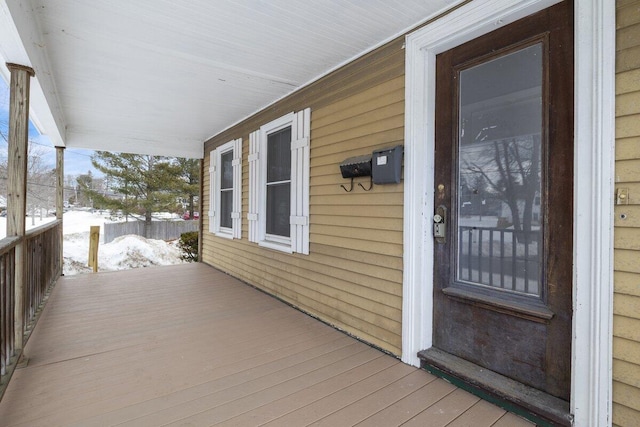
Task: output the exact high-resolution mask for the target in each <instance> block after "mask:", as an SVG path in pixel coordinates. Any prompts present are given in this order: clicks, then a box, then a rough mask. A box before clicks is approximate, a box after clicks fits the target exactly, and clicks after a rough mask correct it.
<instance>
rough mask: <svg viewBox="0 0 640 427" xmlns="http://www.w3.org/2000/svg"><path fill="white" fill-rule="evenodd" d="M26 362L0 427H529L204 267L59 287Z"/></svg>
mask: <svg viewBox="0 0 640 427" xmlns="http://www.w3.org/2000/svg"><path fill="white" fill-rule="evenodd" d="M25 353H26V355H27V356H28V357H29V364H28V366H27V367H26V368H22V369H18V370H17V371H16V372H15V374H14V377H13V379H12V381H11V383H10V384H9V387H8V389H7V391H6V393H5V396H4V398H3V400H2V401H1V402H0V425H1V426H6V427H9V426H16V427H17V426H30V427H34V426H47V427H50V426H83V427H91V426H112V425H113V426H115V425H119V426H160V425H194V426H200V425H202V426H209V425H233V426H258V425H269V426H303V425H330V426H342V425H361V426H380V425H385V426H394V425H447V424H448V423H451V424H450V425H452V426H463V425H468V423H469V422H470V420H473V423H474V424H473V425H477V426H485V425H486V426H491V425H494V424H495V425H529V424H528V423H526V422H525V421H523V420H522V419H520V418H518V417H516V416H514V415H512V414H507V413H505V411H504V410H502V409H500V408H497V407H495V406H493V405H491V404H489V403H487V402H484V401H481V400H479V399H478V398H476V397H475V396H472V395H469V394H468V393H466V392H463V391H462V390H458V389H456V388H455V387H454V386H452V385H451V384H449V383H446V382H445V381H443V380H441V379H436V378H435V377H433V376H432V375H430V374H428V373H427V372H424V371H421V370H418V369H415V368H413V367H410V366H407V365H405V364H403V363H401V362H400V361H398V360H397V359H395V358H393V357H391V356H389V355H386V354H384V353H382V352H380V351H378V350H376V349H374V348H371V347H369V346H367V345H365V344H363V343H361V342H359V341H357V340H355V339H353V338H351V337H349V336H347V335H345V334H343V333H341V332H339V331H337V330H335V329H333V328H331V327H329V326H327V325H325V324H323V323H321V322H319V321H317V320H315V319H313V318H311V317H309V316H307V315H305V314H303V313H301V312H299V311H297V310H295V309H293V308H291V307H290V306H288V305H286V304H284V303H282V302H280V301H278V300H276V299H274V298H271V297H270V296H268V295H266V294H264V293H262V292H260V291H258V290H256V289H254V288H252V287H250V286H247V285H245V284H243V283H241V282H239V281H238V280H235V279H233V278H232V277H230V276H228V275H226V274H224V273H221V272H219V271H217V270H215V269H213V268H211V267H208V266H206V265H203V264H188V265H180V266H171V267H153V268H145V269H139V270H131V271H126V272H115V273H99V274H90V275H82V276H71V277H63V278H61V279H60V280H59V282H58V284H57V286H56V288H55V289H54V291H53V293H52V295H51V297H50V299H49V302H48V304H47V306H46V308H45V310H44V311H43V314H42V317H41V319H40V321H39V322H38V325H37V327H36V328H35V330H34V332H33V334H32V335H31V338H30V340H29V343H28V345H27V348H26V351H25ZM478 422H479V423H478ZM358 423H359V424H358Z"/></svg>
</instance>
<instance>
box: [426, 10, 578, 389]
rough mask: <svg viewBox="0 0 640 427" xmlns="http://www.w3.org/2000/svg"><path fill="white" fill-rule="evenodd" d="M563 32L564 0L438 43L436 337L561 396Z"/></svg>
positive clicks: (569, 97)
mask: <svg viewBox="0 0 640 427" xmlns="http://www.w3.org/2000/svg"><path fill="white" fill-rule="evenodd" d="M569 3H570V2H569ZM572 34H573V30H572V10H571V5H570V4H567V2H565V3H563V4H560V5H556V6H553V7H552V8H550V9H547V10H544V11H542V12H539V13H536V14H535V15H532V16H529V17H527V18H525V19H522V20H520V21H518V22H515V23H513V24H510V25H508V26H506V27H503V28H501V29H499V30H496V31H494V32H492V33H489V34H487V35H485V36H482V37H480V38H478V39H475V40H473V41H471V42H468V43H466V44H464V45H461V46H459V47H456V48H454V49H452V50H450V51H447V52H444V53H442V54H440V55H438V57H437V65H436V67H437V92H436V93H437V95H436V159H435V160H436V162H435V165H436V176H435V184H436V190H435V191H436V199H435V205H436V206H437V210H436V214H437V215H436V217H435V219H436V221H440V223H441V224H442V226H438V228H439V232H440V233H442V234H441V236H439V237H437V238H436V250H435V257H436V259H435V266H436V268H435V280H436V284H435V289H434V325H435V327H434V347H436V348H439V349H441V350H443V351H445V352H447V353H450V354H453V355H456V356H458V357H461V358H463V359H466V360H468V361H471V362H473V363H474V364H477V365H479V366H481V367H484V368H487V369H489V370H491V371H494V372H497V373H499V374H502V375H504V376H506V377H509V378H512V379H515V380H516V381H518V382H521V383H524V384H526V385H529V386H531V387H534V388H536V389H539V390H542V391H544V392H546V393H548V394H551V395H554V396H557V397H560V398H562V399H564V400H569V397H570V383H571V318H572V310H571V304H572V218H573V204H572V201H573V185H572V181H573V166H572V165H573V36H572ZM434 228H435V227H434ZM434 233H436V231H435V230H434ZM436 234H438V233H436Z"/></svg>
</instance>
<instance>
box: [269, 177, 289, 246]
mask: <svg viewBox="0 0 640 427" xmlns="http://www.w3.org/2000/svg"><path fill="white" fill-rule="evenodd" d="M290 187H291V184H290V183H288V182H287V183H282V184H273V185H267V234H274V235H277V236H283V237H289V235H290V232H291V229H290V227H289V216H290V215H291V209H290V206H291V192H290Z"/></svg>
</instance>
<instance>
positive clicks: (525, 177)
mask: <svg viewBox="0 0 640 427" xmlns="http://www.w3.org/2000/svg"><path fill="white" fill-rule="evenodd" d="M542 56H543V46H542V43H536V44H533V45H531V46H527V47H524V48H522V49H519V50H517V51H515V52H512V53H508V54H505V55H503V56H501V57H498V58H495V59H492V60H490V61H487V62H483V63H481V64H478V65H473V66H470V67H468V68H464V69H461V70H460V71H459V74H458V76H459V77H458V85H459V86H458V156H457V157H458V167H457V183H458V192H457V218H456V219H457V221H456V224H457V233H456V242H455V253H456V259H455V262H456V263H457V268H456V270H455V271H456V273H455V274H456V280H457V281H459V282H464V283H466V284H470V285H473V286H481V287H489V288H494V289H501V290H504V291H509V292H515V293H520V294H526V295H534V296H540V295H541V280H540V279H541V263H540V261H541V259H542V253H541V252H542V245H541V240H542V239H541V236H542V224H541V221H540V219H541V218H544V213H543V212H540V209H541V206H540V203H538V204H537V205H536V203H535V201H536V199H537V200H539V198H540V196H541V193H542V183H541V151H542V144H541V140H542V137H543V132H542V126H543V119H542V117H543V113H542V101H543V97H542V93H543V92H542V83H543V79H542V70H543V61H542Z"/></svg>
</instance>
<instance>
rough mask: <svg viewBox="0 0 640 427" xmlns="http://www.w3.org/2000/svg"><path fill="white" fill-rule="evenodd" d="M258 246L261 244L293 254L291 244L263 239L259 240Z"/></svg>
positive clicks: (264, 246)
mask: <svg viewBox="0 0 640 427" xmlns="http://www.w3.org/2000/svg"><path fill="white" fill-rule="evenodd" d="M258 246H261V247H263V248H268V249H273V250H276V251H280V252H285V253H288V254H292V253H293V251H292V250H291V245H286V244H282V243H276V242H270V241H268V240H262V241H260V242H258Z"/></svg>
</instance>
